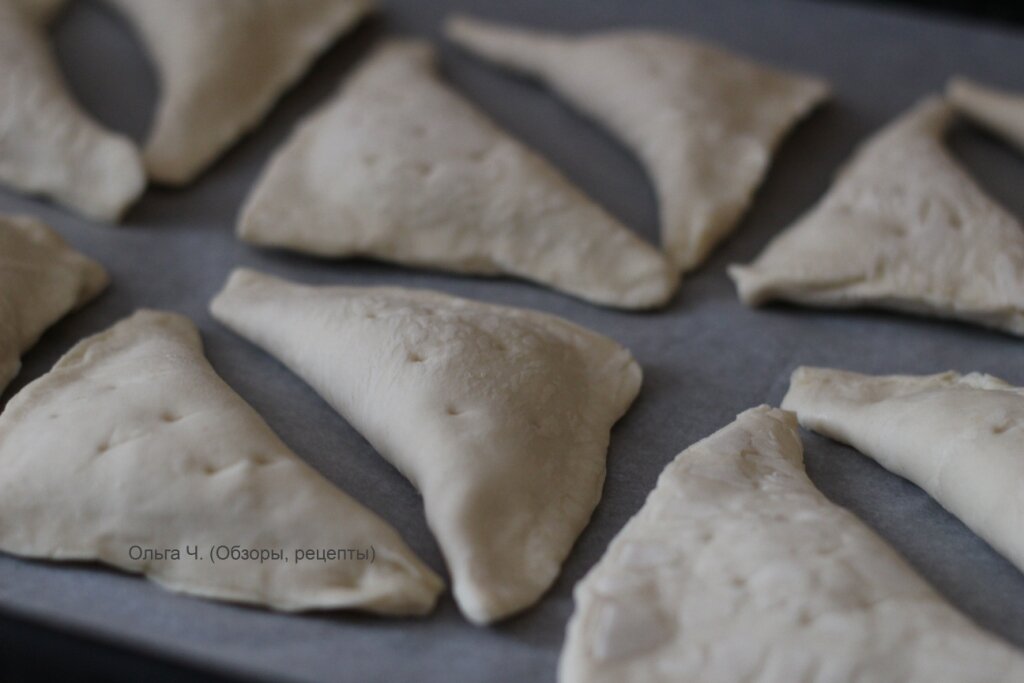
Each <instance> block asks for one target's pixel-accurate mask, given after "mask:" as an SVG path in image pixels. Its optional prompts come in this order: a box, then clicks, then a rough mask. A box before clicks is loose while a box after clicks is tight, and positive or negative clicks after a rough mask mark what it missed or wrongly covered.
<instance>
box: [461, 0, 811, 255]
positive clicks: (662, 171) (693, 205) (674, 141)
mask: <svg viewBox="0 0 1024 683" xmlns="http://www.w3.org/2000/svg"><path fill="white" fill-rule="evenodd" d="M447 33H448V36H449V37H450V38H451V39H452V40H454V41H455V42H456V43H458V44H459V45H461V46H463V47H465V48H466V49H468V50H470V51H472V52H474V53H476V54H477V55H479V56H481V57H485V58H487V59H489V60H491V61H493V62H495V63H498V64H501V65H503V66H506V67H509V68H512V69H515V70H517V71H520V72H522V73H525V74H528V75H529V76H532V77H535V78H538V79H540V80H541V81H543V82H544V83H546V84H547V85H548V86H549V87H551V88H552V89H553V90H555V91H557V92H558V93H559V94H561V95H562V96H563V97H565V98H566V99H567V100H568V101H569V102H571V103H572V104H573V106H575V107H577V108H579V109H580V110H581V111H583V112H584V113H586V114H587V115H588V116H591V117H593V118H594V119H595V120H596V121H598V122H600V123H601V124H602V125H604V126H606V127H607V128H608V129H609V130H611V131H612V132H613V133H614V134H615V135H617V136H618V137H619V138H621V139H622V141H623V142H624V143H625V144H626V145H628V146H629V147H630V148H631V149H632V150H633V152H634V153H635V154H636V155H637V156H638V157H639V158H640V160H641V161H642V162H643V163H644V165H645V166H646V168H647V172H648V174H649V175H650V177H651V179H652V181H653V182H654V185H655V189H656V190H657V194H658V199H659V203H660V204H661V232H662V242H663V244H664V247H665V250H666V251H667V252H668V253H669V255H670V257H671V258H672V259H673V261H674V262H675V263H676V265H677V266H678V268H679V269H680V270H682V271H687V270H691V269H693V268H695V267H697V266H698V265H700V263H701V262H702V261H703V260H704V259H705V258H706V257H707V255H708V253H709V252H710V251H711V249H712V248H714V246H715V245H716V244H718V243H719V242H720V241H721V240H722V239H723V238H724V237H725V236H726V235H728V234H729V233H730V232H732V230H733V229H734V228H735V226H736V224H737V223H738V222H739V220H740V218H741V217H742V216H743V213H744V211H745V210H746V208H747V206H748V205H749V204H750V201H751V199H752V197H753V195H754V191H755V190H756V188H757V186H758V185H760V183H761V179H762V178H763V177H764V175H765V173H766V172H767V171H768V167H769V165H770V163H771V157H772V154H773V153H774V150H775V148H776V146H777V145H778V143H779V141H780V140H781V139H782V137H783V136H784V135H785V134H786V132H788V131H789V129H790V128H792V127H793V125H794V124H795V123H796V122H797V121H799V120H800V119H801V118H803V117H804V116H805V115H806V114H807V113H808V112H810V110H811V109H813V108H814V107H815V106H816V105H818V104H819V103H820V102H821V101H822V100H824V99H825V98H826V97H827V95H828V86H827V85H826V84H825V83H824V82H823V81H820V80H818V79H815V78H809V77H806V76H801V75H797V74H792V73H787V72H784V71H780V70H778V69H773V68H770V67H767V66H763V65H761V64H757V63H755V62H753V61H750V60H749V59H746V58H744V57H741V56H739V55H736V54H733V53H730V52H727V51H726V50H724V49H721V48H719V47H716V46H714V45H711V44H708V43H704V42H701V41H698V40H694V39H691V38H684V37H682V36H677V35H673V34H671V33H665V32H658V31H640V30H629V31H609V32H606V33H598V34H592V35H586V36H581V37H576V36H569V35H560V34H554V33H548V32H544V31H536V30H527V29H518V28H512V27H507V26H501V25H498V24H491V23H488V22H483V21H479V20H476V19H469V18H464V17H458V18H455V19H452V20H450V21H449V22H448V27H447Z"/></svg>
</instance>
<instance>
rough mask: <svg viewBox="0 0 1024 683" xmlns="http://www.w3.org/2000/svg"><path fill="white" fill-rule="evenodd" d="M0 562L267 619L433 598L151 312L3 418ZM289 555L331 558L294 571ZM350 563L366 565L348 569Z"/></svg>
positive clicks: (426, 577)
mask: <svg viewBox="0 0 1024 683" xmlns="http://www.w3.org/2000/svg"><path fill="white" fill-rule="evenodd" d="M186 546H191V547H192V548H196V547H197V548H198V551H197V552H198V554H199V555H200V556H201V558H202V559H195V558H193V557H190V556H189V555H188V551H189V548H187V547H186ZM221 546H225V547H228V548H231V547H233V548H235V550H236V555H237V554H240V553H241V552H242V551H244V552H245V553H247V554H250V558H242V559H234V560H232V559H228V558H225V557H224V552H223V551H221V550H220V548H221ZM136 548H137V549H136ZM371 548H372V550H370V549H371ZM0 550H4V551H6V552H9V553H14V554H17V555H22V556H26V557H32V558H43V559H54V560H99V561H101V562H104V563H106V564H109V565H113V566H115V567H119V568H121V569H124V570H126V571H129V572H138V573H141V574H145V575H146V576H147V577H149V578H150V579H152V580H153V581H156V582H157V583H159V584H161V585H163V586H165V587H167V588H169V589H171V590H175V591H181V592H184V593H190V594H193V595H199V596H202V597H207V598H216V599H221V600H230V601H235V602H242V603H251V604H258V605H266V606H270V607H274V608H276V609H281V610H308V609H334V608H356V609H362V610H368V611H372V612H380V613H384V614H423V613H425V612H427V611H429V610H430V609H431V608H432V606H433V605H434V601H435V599H436V597H437V594H438V592H439V590H440V588H441V582H440V580H439V579H438V578H437V577H436V576H435V575H434V574H433V573H432V572H431V571H430V570H429V569H428V568H427V567H426V566H424V565H423V564H422V563H421V562H420V561H419V560H418V559H417V558H416V557H415V556H414V555H413V554H412V552H411V551H410V550H409V548H408V547H406V545H405V543H404V542H403V541H402V539H401V538H400V537H399V536H398V533H397V532H396V531H395V530H394V529H392V528H391V527H390V526H389V525H388V524H386V523H385V522H384V521H382V520H381V519H380V518H378V517H377V516H376V515H374V514H373V513H372V512H370V511H369V510H367V509H366V508H364V507H363V506H361V505H360V504H359V503H357V502H356V501H354V500H353V499H352V498H349V497H348V496H347V495H346V494H344V493H342V492H341V491H340V490H338V489H337V488H335V487H334V486H333V485H332V484H330V483H329V482H328V481H327V480H326V479H324V478H323V477H321V476H320V475H319V474H318V473H317V472H316V471H314V470H313V469H312V468H310V467H309V466H308V465H306V464H305V463H303V462H302V461H301V460H300V459H299V458H298V457H297V456H296V455H295V454H294V453H292V452H291V451H290V450H289V449H288V447H287V446H285V445H284V444H283V443H282V442H281V440H280V439H278V438H277V436H276V435H275V434H274V433H273V432H272V431H271V430H270V428H269V427H268V426H267V425H266V423H264V422H263V420H262V419H261V418H260V416H259V415H258V414H256V412H255V411H254V410H253V409H252V408H250V407H249V406H248V405H247V404H246V403H245V401H243V400H242V399H241V397H239V396H238V395H237V394H235V393H234V391H232V390H231V388H230V387H228V386H227V385H226V384H225V383H224V382H223V381H222V380H221V379H220V378H219V377H218V376H217V374H216V373H215V372H214V370H213V368H211V367H210V365H209V364H208V363H207V362H206V359H205V358H204V357H203V351H202V344H201V342H200V339H199V334H198V332H197V330H196V328H195V326H194V325H192V323H191V322H189V320H188V319H186V318H184V317H182V316H180V315H176V314H171V313H160V312H155V311H142V312H139V313H136V314H135V315H134V316H132V317H131V318H128V319H127V320H124V321H122V322H120V323H118V324H117V325H115V326H114V327H112V328H111V329H109V330H107V331H106V332H103V333H101V334H98V335H96V336H94V337H91V338H89V339H86V340H85V341H83V342H82V343H80V344H79V345H78V346H76V347H75V348H74V349H72V350H71V352H70V353H68V354H67V355H66V356H64V358H62V359H61V360H60V361H59V362H58V363H57V365H56V366H55V367H54V369H53V371H52V372H50V373H49V374H48V375H45V376H44V377H42V378H41V379H39V380H38V381H36V382H34V383H32V384H30V385H29V386H28V387H26V388H25V389H24V390H23V391H22V392H21V393H19V394H18V395H17V396H16V397H15V398H14V399H13V400H12V401H11V402H10V403H9V404H8V405H7V409H6V410H5V411H4V413H3V415H2V416H0ZM146 550H150V551H151V553H146V552H145V551H146ZM171 550H177V551H178V554H179V555H180V557H179V558H177V559H175V558H174V557H172V556H171V555H172V553H171V552H170V551H171ZM295 550H303V551H307V550H308V551H310V552H311V553H315V552H316V551H324V552H325V557H329V556H328V555H327V554H326V553H327V552H329V551H335V552H338V551H340V552H342V553H344V555H342V556H341V558H340V559H327V560H326V561H321V560H315V559H308V560H307V561H304V562H303V561H300V562H299V563H296V561H295V555H294V551H295ZM264 551H266V552H267V553H278V552H280V553H281V554H282V556H283V558H287V560H288V561H284V559H283V558H282V559H280V560H277V559H270V558H266V557H264V558H263V559H262V560H261V559H260V553H261V552H264ZM156 552H160V553H161V555H163V557H162V558H154V557H152V554H153V553H156ZM364 552H365V553H370V554H371V555H372V557H373V562H370V561H369V560H368V559H363V560H360V559H358V557H353V556H352V555H353V554H356V555H357V554H361V553H364ZM211 553H212V555H213V557H214V558H216V559H217V560H218V561H216V562H213V561H211ZM252 554H255V555H256V557H252ZM218 556H219V557H218ZM310 558H312V555H311V556H310ZM299 559H300V560H301V558H299Z"/></svg>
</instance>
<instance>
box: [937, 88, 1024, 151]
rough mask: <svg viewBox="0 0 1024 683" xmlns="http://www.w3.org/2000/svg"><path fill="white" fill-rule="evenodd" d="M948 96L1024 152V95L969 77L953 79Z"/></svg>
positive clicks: (965, 112)
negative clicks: (993, 86) (983, 83)
mask: <svg viewBox="0 0 1024 683" xmlns="http://www.w3.org/2000/svg"><path fill="white" fill-rule="evenodd" d="M946 97H947V98H949V101H950V102H951V103H952V104H953V106H954V107H955V108H956V109H957V111H959V112H961V113H962V114H965V115H966V116H968V117H969V118H971V119H972V120H974V121H977V122H978V123H979V124H981V125H982V126H984V127H986V128H988V129H989V130H990V131H991V132H993V133H995V134H996V135H1000V136H1002V137H1004V138H1005V139H1006V140H1007V141H1008V142H1009V143H1010V144H1012V145H1016V147H1017V148H1018V149H1019V150H1020V151H1021V152H1024V93H1011V92H1007V91H1005V90H998V89H996V88H992V87H990V86H987V85H982V84H981V83H976V82H974V81H972V80H970V79H967V78H953V79H952V80H950V82H949V86H948V87H947V88H946Z"/></svg>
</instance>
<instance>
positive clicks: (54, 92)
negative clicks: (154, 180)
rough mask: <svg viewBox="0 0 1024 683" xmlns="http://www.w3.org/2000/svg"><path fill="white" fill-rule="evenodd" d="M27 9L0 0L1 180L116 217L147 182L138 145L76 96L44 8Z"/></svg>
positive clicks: (100, 216) (104, 217)
mask: <svg viewBox="0 0 1024 683" xmlns="http://www.w3.org/2000/svg"><path fill="white" fill-rule="evenodd" d="M27 9H29V10H30V11H23V9H22V8H21V6H20V5H19V4H15V2H14V0H0V64H2V65H3V66H2V68H0V183H3V184H5V185H9V186H10V187H12V188H14V189H15V190H18V191H20V192H24V193H26V194H31V195H40V196H43V197H47V198H49V199H52V200H54V201H55V202H57V203H60V204H63V205H65V206H67V207H68V208H70V209H73V210H74V211H76V212H78V213H80V214H82V215H84V216H86V217H88V218H93V219H96V220H101V221H115V220H117V219H118V218H119V217H120V216H121V214H122V213H124V211H125V209H127V208H128V206H129V205H130V204H131V203H132V202H134V201H135V199H136V198H137V197H138V196H139V194H141V193H142V190H143V189H144V187H145V182H146V180H145V173H144V172H143V169H142V162H141V161H140V159H139V153H138V150H136V149H135V145H134V144H133V143H132V142H131V141H129V140H128V139H127V138H125V137H124V136H122V135H118V134H116V133H113V132H110V131H107V130H105V129H104V128H102V127H101V126H100V125H99V124H97V123H96V122H94V121H93V120H92V119H91V118H90V117H89V116H88V115H87V114H86V113H85V112H84V111H82V109H81V108H80V107H79V106H78V104H77V103H76V102H75V101H74V99H73V98H72V96H71V94H70V93H69V92H68V90H67V88H66V86H65V84H64V79H63V77H62V76H61V74H60V72H59V70H58V68H57V64H56V63H55V61H54V58H53V55H52V54H51V50H50V46H49V40H48V38H47V37H46V35H45V33H44V29H43V27H42V25H41V24H42V21H43V18H44V17H43V14H44V12H42V10H43V9H44V8H43V7H42V6H39V7H36V6H35V5H31V6H27ZM36 9H38V10H39V13H38V16H34V15H33V14H32V13H33V12H35V11H36Z"/></svg>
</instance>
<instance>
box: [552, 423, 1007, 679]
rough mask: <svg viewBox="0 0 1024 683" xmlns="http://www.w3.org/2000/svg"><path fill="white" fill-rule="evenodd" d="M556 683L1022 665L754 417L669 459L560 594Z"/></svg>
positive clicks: (783, 434)
mask: <svg viewBox="0 0 1024 683" xmlns="http://www.w3.org/2000/svg"><path fill="white" fill-rule="evenodd" d="M575 601H576V610H575V613H574V614H573V616H572V619H571V620H570V622H569V626H568V633H567V636H566V642H565V646H564V649H563V651H562V657H561V662H560V670H559V680H560V681H561V683H601V682H602V681H607V682H609V683H632V682H636V683H657V682H659V681H664V682H665V683H669V682H671V683H676V682H678V681H700V682H701V683H736V681H744V682H745V683H792V682H793V681H802V682H803V683H832V682H834V681H854V680H856V681H900V682H901V683H997V682H1002V683H1011V682H1012V681H1019V680H1024V679H1022V677H1024V657H1022V656H1021V654H1020V653H1019V652H1017V651H1016V650H1014V649H1013V648H1012V647H1010V646H1009V645H1007V644H1005V643H1003V642H1002V641H1001V640H999V639H997V638H995V637H994V636H992V635H990V634H988V633H985V632H984V631H982V630H981V629H979V628H978V627H977V626H975V625H974V624H973V623H972V622H971V621H969V620H968V619H967V618H965V617H964V616H962V615H961V614H960V613H959V612H957V611H956V610H955V609H953V608H952V607H951V606H950V605H949V604H948V603H947V602H946V601H945V600H943V598H941V597H940V596H939V595H938V594H937V593H936V592H935V590H934V589H932V588H931V587H930V586H929V585H928V584H927V583H926V582H925V581H924V580H923V579H921V578H920V577H919V576H918V575H917V574H916V573H915V572H914V571H913V570H912V569H911V568H910V567H909V566H908V565H907V564H906V562H905V561H904V560H903V559H902V558H901V557H900V556H899V555H898V554H897V553H896V552H895V551H893V550H892V549H891V548H890V547H889V546H888V545H887V544H886V543H885V542H884V541H882V540H881V539H880V538H879V537H878V536H876V535H875V534H874V533H873V532H872V531H871V530H869V529H868V528H867V527H866V526H865V525H864V524H862V523H861V522H860V521H859V520H858V519H857V518H856V517H855V516H854V515H852V514H851V513H849V512H848V511H846V510H844V509H842V508H840V507H838V506H836V505H834V504H833V503H831V502H830V501H829V500H828V499H827V498H825V496H823V495H822V494H821V493H820V492H819V491H818V489H817V488H815V486H814V484H813V483H812V482H811V480H810V479H808V477H807V474H806V472H805V470H804V463H803V448H802V446H801V443H800V437H799V434H798V433H797V424H796V419H795V416H794V415H793V414H792V413H788V412H785V411H781V410H778V409H773V408H769V407H768V406H761V407H758V408H754V409H751V410H748V411H746V412H744V413H741V414H740V415H739V416H738V417H737V418H736V421H735V422H733V423H732V424H730V425H729V426H727V427H725V428H724V429H722V430H720V431H718V432H716V433H715V434H713V435H711V436H710V437H708V438H706V439H704V440H703V441H700V442H698V443H696V444H694V445H693V446H691V447H690V448H688V449H686V450H685V451H683V452H682V453H681V454H680V455H679V456H677V457H676V459H675V460H674V461H673V462H672V463H671V464H669V465H668V467H666V468H665V470H664V472H662V474H661V476H660V477H659V479H658V484H657V486H656V488H655V489H654V491H652V492H651V494H650V495H649V496H648V498H647V502H646V503H645V504H644V506H643V508H642V509H641V510H640V512H639V513H637V515H636V516H634V517H633V519H631V520H630V521H629V522H628V523H627V524H626V526H625V527H624V528H623V530H622V531H621V532H619V534H618V535H617V536H616V537H615V539H614V540H613V541H612V543H611V545H610V546H609V547H608V550H607V552H606V553H605V555H604V557H602V558H601V560H600V561H599V562H598V564H597V565H595V567H594V568H593V569H592V570H591V571H590V573H589V574H587V576H586V577H585V578H584V579H583V580H582V581H581V582H580V583H578V584H577V585H576V589H575Z"/></svg>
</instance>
